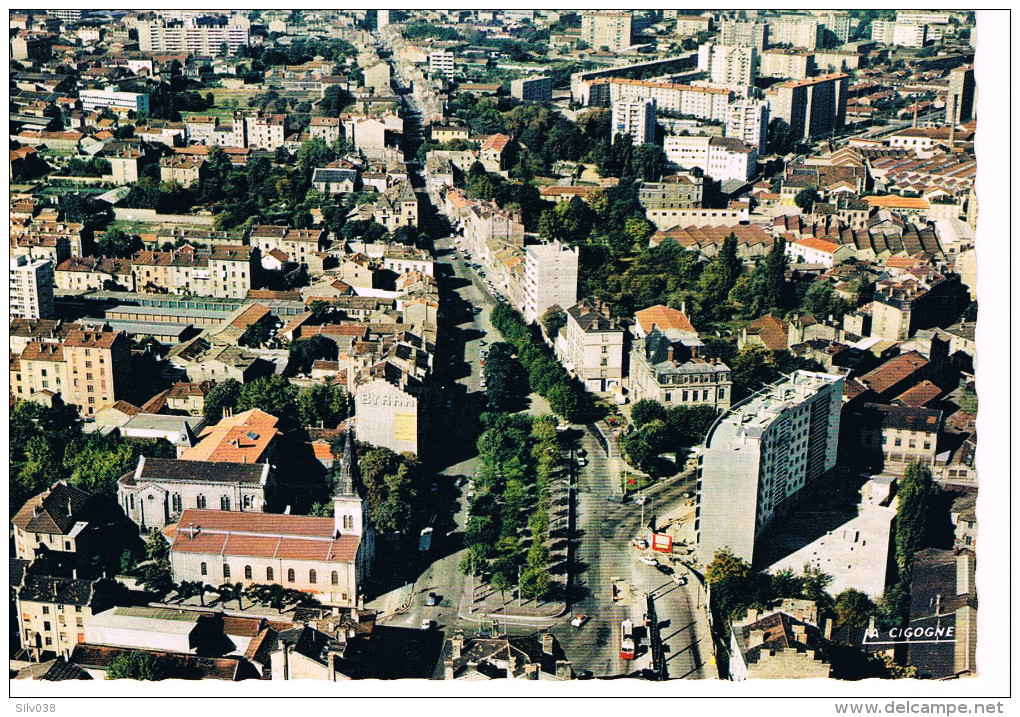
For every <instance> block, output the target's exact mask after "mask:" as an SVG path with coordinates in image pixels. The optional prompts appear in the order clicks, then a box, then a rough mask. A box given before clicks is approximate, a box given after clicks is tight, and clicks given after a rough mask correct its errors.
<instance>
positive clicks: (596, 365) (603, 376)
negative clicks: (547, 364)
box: [556, 299, 626, 391]
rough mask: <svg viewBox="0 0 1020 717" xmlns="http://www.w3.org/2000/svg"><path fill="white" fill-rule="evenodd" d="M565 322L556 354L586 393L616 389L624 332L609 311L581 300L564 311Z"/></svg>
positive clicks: (589, 300) (622, 357)
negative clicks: (578, 380)
mask: <svg viewBox="0 0 1020 717" xmlns="http://www.w3.org/2000/svg"><path fill="white" fill-rule="evenodd" d="M566 314H567V323H566V326H564V327H563V330H562V331H561V332H560V334H559V336H558V337H557V338H556V353H557V354H558V356H559V358H560V360H561V361H563V362H564V363H565V364H566V365H567V368H568V369H570V370H572V371H573V372H574V373H575V374H576V375H577V377H578V378H579V379H581V381H582V383H584V386H585V388H587V389H588V390H589V391H607V390H609V388H610V387H612V386H619V385H620V382H621V381H622V379H623V371H624V365H623V364H624V344H625V339H626V331H624V328H623V326H622V325H621V324H620V322H619V321H617V320H616V319H614V318H613V317H612V316H611V315H610V313H609V308H608V307H606V306H600V305H598V304H596V302H594V301H592V300H591V299H582V300H581V301H579V302H577V303H576V304H575V305H573V306H571V307H569V308H568V309H567V310H566Z"/></svg>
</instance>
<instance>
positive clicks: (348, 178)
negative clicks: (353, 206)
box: [312, 167, 358, 197]
mask: <svg viewBox="0 0 1020 717" xmlns="http://www.w3.org/2000/svg"><path fill="white" fill-rule="evenodd" d="M357 184H358V172H357V170H354V169H333V168H330V167H316V169H315V171H314V172H313V173H312V186H313V187H315V189H316V190H317V191H319V192H321V193H322V194H324V195H326V196H328V197H331V196H333V195H334V194H347V193H350V192H353V191H354V190H355V188H356V187H357Z"/></svg>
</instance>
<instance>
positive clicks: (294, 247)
mask: <svg viewBox="0 0 1020 717" xmlns="http://www.w3.org/2000/svg"><path fill="white" fill-rule="evenodd" d="M249 240H250V242H251V245H252V246H255V247H258V248H259V250H260V251H261V252H262V253H263V254H268V253H269V252H271V251H272V250H273V249H279V250H280V251H282V252H283V253H284V254H286V255H287V256H289V257H291V259H292V260H293V261H295V262H298V263H302V264H304V263H307V262H308V257H309V256H311V255H312V254H314V253H316V252H319V251H322V250H323V249H324V248H325V243H326V230H325V229H291V228H290V227H284V226H277V225H272V224H256V225H254V226H253V227H252V228H251V232H250V234H249Z"/></svg>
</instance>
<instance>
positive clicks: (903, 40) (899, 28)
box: [893, 22, 928, 47]
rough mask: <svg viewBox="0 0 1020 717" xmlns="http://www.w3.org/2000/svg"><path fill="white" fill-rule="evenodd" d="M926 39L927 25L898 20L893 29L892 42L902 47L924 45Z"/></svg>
mask: <svg viewBox="0 0 1020 717" xmlns="http://www.w3.org/2000/svg"><path fill="white" fill-rule="evenodd" d="M927 39H928V26H927V25H914V24H912V23H905V22H898V23H896V26H895V27H894V29H893V44H894V45H900V46H902V47H924V41H925V40H927Z"/></svg>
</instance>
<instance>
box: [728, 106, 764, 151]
mask: <svg viewBox="0 0 1020 717" xmlns="http://www.w3.org/2000/svg"><path fill="white" fill-rule="evenodd" d="M768 127H769V104H768V102H763V101H761V100H740V101H738V102H733V103H731V104H730V107H729V115H728V116H727V117H726V136H727V137H732V138H733V139H739V140H740V141H741V142H744V143H746V144H749V145H751V146H752V147H754V148H755V149H757V150H758V153H759V154H761V153H762V152H764V151H765V138H766V133H767V131H768Z"/></svg>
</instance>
